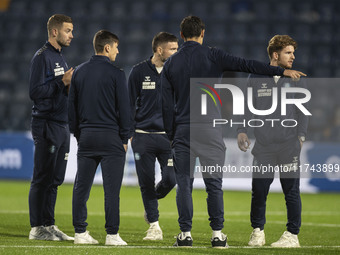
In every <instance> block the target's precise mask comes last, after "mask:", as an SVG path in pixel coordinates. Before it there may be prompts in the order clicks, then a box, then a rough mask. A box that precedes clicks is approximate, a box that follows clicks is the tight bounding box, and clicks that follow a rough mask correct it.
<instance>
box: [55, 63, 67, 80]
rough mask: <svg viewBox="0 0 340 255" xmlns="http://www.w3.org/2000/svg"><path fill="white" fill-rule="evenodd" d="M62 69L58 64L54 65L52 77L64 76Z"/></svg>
mask: <svg viewBox="0 0 340 255" xmlns="http://www.w3.org/2000/svg"><path fill="white" fill-rule="evenodd" d="M64 73H65V71H64V67H62V66H60V65H59V63H55V68H54V76H55V77H57V76H59V75H64Z"/></svg>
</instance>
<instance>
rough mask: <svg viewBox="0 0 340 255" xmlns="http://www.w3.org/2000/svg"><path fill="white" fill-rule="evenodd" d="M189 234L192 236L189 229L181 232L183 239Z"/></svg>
mask: <svg viewBox="0 0 340 255" xmlns="http://www.w3.org/2000/svg"><path fill="white" fill-rule="evenodd" d="M187 236H190V237H191V232H190V231H188V232H182V233H181V239H182V240H183V239H185V238H186V237H187Z"/></svg>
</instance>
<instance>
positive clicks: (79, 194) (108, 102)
mask: <svg viewBox="0 0 340 255" xmlns="http://www.w3.org/2000/svg"><path fill="white" fill-rule="evenodd" d="M118 42H119V40H118V37H117V36H116V35H115V34H112V33H111V32H109V31H106V30H101V31H98V32H97V33H96V35H95V36H94V40H93V47H94V50H95V53H96V55H94V56H92V57H91V59H90V60H89V61H87V62H85V63H83V64H81V65H79V66H78V67H77V68H76V70H75V71H74V74H73V76H72V80H71V88H70V95H69V121H70V131H71V133H73V134H74V135H75V137H76V139H77V141H78V154H77V163H78V169H77V174H76V178H75V182H74V187H73V201H72V211H73V226H74V229H75V233H76V234H75V239H74V243H75V244H98V241H97V240H95V239H94V238H93V237H92V236H91V235H90V234H89V232H88V231H86V227H87V223H86V218H87V208H86V202H87V200H88V198H89V195H90V190H91V186H92V183H93V179H94V175H95V173H96V169H97V167H98V165H99V163H101V168H102V175H103V185H104V195H105V220H106V224H105V228H106V232H107V235H106V241H105V245H127V244H126V242H125V241H123V240H122V238H121V237H120V236H119V234H118V230H119V193H120V188H121V184H122V179H123V173H124V165H125V156H126V150H127V142H128V138H129V128H130V110H129V96H128V91H127V84H126V78H125V74H124V71H123V70H121V69H119V68H117V67H115V66H114V65H113V64H112V63H111V61H114V60H115V59H116V56H117V54H118Z"/></svg>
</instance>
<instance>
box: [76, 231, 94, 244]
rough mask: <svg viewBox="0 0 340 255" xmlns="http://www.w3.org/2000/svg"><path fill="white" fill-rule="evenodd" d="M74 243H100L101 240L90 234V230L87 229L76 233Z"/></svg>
mask: <svg viewBox="0 0 340 255" xmlns="http://www.w3.org/2000/svg"><path fill="white" fill-rule="evenodd" d="M74 244H99V242H98V241H97V240H96V239H94V238H93V237H92V236H90V232H89V231H85V232H84V233H75V235H74Z"/></svg>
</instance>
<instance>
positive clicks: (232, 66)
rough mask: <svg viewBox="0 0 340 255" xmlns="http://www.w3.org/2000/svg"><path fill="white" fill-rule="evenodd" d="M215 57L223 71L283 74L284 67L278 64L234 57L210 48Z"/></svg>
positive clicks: (271, 74)
mask: <svg viewBox="0 0 340 255" xmlns="http://www.w3.org/2000/svg"><path fill="white" fill-rule="evenodd" d="M212 51H213V54H214V55H215V58H216V59H218V61H220V64H221V66H222V68H223V71H236V72H245V73H254V74H261V75H270V76H274V75H280V76H283V72H284V69H283V68H282V67H279V66H271V65H269V64H265V63H262V62H259V61H256V60H247V59H244V58H239V57H235V56H233V55H231V54H228V53H226V52H224V51H223V50H219V49H216V48H212Z"/></svg>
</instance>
